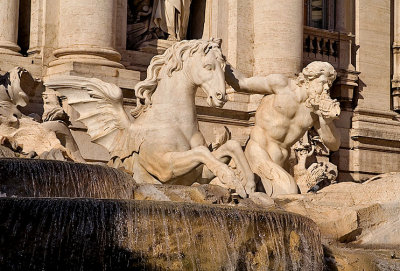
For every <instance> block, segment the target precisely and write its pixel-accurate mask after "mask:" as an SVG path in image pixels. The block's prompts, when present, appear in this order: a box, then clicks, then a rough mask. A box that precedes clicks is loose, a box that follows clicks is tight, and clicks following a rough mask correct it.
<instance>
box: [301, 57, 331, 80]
mask: <svg viewBox="0 0 400 271" xmlns="http://www.w3.org/2000/svg"><path fill="white" fill-rule="evenodd" d="M326 73H328V74H329V75H328V80H329V81H330V82H331V83H333V81H335V79H336V75H337V73H336V71H335V68H333V66H332V65H331V64H330V63H328V62H322V61H314V62H311V63H310V64H308V65H307V66H306V67H305V68H304V69H303V70H302V72H301V73H300V74H299V76H298V78H297V82H298V84H299V85H303V84H304V83H306V82H309V81H311V80H314V79H315V78H318V77H320V76H321V75H322V74H326Z"/></svg>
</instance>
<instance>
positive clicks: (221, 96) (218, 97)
mask: <svg viewBox="0 0 400 271" xmlns="http://www.w3.org/2000/svg"><path fill="white" fill-rule="evenodd" d="M215 97H216V98H217V99H218V100H222V99H223V98H224V96H223V95H222V93H221V92H217V93H216V94H215Z"/></svg>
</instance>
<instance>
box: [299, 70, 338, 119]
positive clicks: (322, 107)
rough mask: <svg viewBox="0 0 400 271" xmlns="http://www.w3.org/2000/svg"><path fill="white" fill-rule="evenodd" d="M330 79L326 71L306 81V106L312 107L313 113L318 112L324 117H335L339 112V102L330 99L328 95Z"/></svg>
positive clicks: (330, 84)
mask: <svg viewBox="0 0 400 271" xmlns="http://www.w3.org/2000/svg"><path fill="white" fill-rule="evenodd" d="M331 86H332V80H330V76H329V74H328V73H323V74H321V75H320V76H319V77H317V78H315V79H313V80H311V81H309V82H308V89H307V94H308V99H307V101H306V104H307V106H309V107H312V108H313V111H314V112H315V113H319V114H320V115H322V117H324V118H337V117H338V116H339V114H340V104H339V102H337V101H336V100H332V98H331V97H330V96H329V89H330V87H331Z"/></svg>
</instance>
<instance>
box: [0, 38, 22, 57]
mask: <svg viewBox="0 0 400 271" xmlns="http://www.w3.org/2000/svg"><path fill="white" fill-rule="evenodd" d="M19 51H21V48H20V47H19V46H18V45H17V44H15V43H13V42H10V41H0V54H6V55H14V56H20V55H21V54H20V53H19Z"/></svg>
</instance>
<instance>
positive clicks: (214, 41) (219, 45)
mask: <svg viewBox="0 0 400 271" xmlns="http://www.w3.org/2000/svg"><path fill="white" fill-rule="evenodd" d="M210 42H213V43H216V44H218V47H220V48H221V44H222V39H220V38H211V39H210Z"/></svg>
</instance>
